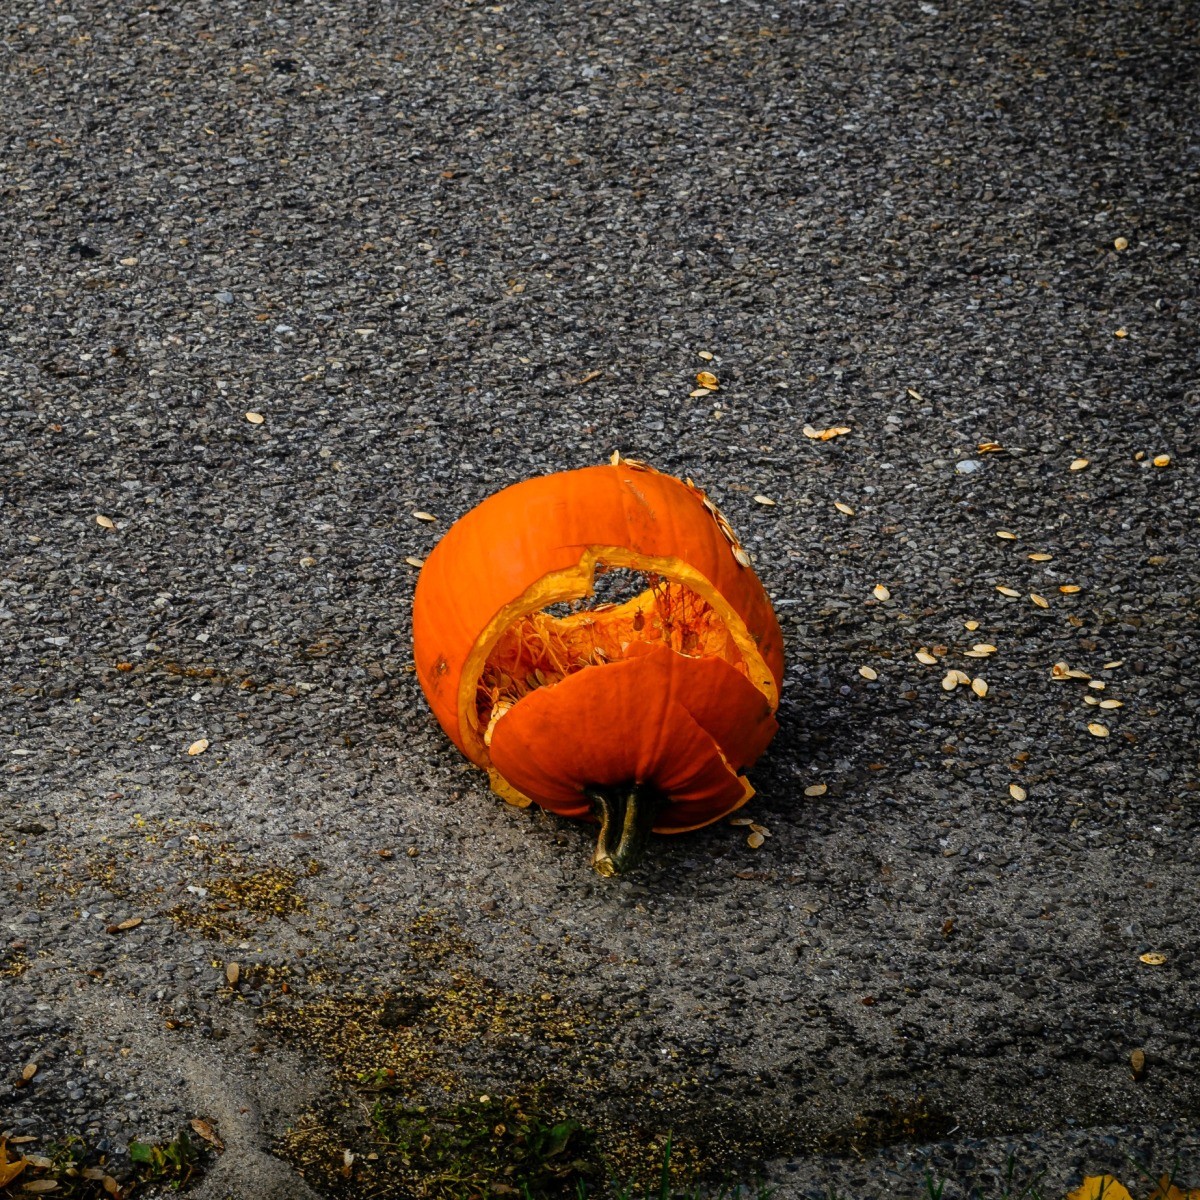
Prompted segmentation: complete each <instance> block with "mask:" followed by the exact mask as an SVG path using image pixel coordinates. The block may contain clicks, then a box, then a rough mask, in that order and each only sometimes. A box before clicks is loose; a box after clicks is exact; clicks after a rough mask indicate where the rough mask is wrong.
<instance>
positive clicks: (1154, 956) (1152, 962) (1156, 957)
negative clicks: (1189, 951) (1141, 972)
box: [1138, 950, 1167, 967]
mask: <svg viewBox="0 0 1200 1200" xmlns="http://www.w3.org/2000/svg"><path fill="white" fill-rule="evenodd" d="M1138 958H1139V959H1141V961H1142V962H1144V963H1145V964H1146V966H1148V967H1161V966H1162V965H1163V963H1165V962H1166V961H1167V956H1166V955H1165V954H1159V953H1158V951H1157V950H1152V951H1151V952H1150V953H1149V954H1139V955H1138Z"/></svg>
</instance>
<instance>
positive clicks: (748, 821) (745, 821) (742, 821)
mask: <svg viewBox="0 0 1200 1200" xmlns="http://www.w3.org/2000/svg"><path fill="white" fill-rule="evenodd" d="M729 823H730V825H753V824H754V819H753V818H752V817H734V818H732V819H731V820H730V822H729Z"/></svg>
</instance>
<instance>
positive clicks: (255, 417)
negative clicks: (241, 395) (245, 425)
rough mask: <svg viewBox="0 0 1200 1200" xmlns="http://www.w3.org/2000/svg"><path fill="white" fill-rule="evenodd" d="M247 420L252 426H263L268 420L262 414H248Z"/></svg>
mask: <svg viewBox="0 0 1200 1200" xmlns="http://www.w3.org/2000/svg"><path fill="white" fill-rule="evenodd" d="M246 420H247V421H249V422H250V424H251V425H261V424H262V423H263V421H264V420H266V418H265V417H264V416H263V415H262V413H256V412H248V413H247V414H246Z"/></svg>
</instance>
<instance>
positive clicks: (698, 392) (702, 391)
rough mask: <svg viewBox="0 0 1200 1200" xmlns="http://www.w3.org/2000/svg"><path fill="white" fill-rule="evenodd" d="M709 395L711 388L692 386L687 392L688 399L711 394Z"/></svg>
mask: <svg viewBox="0 0 1200 1200" xmlns="http://www.w3.org/2000/svg"><path fill="white" fill-rule="evenodd" d="M711 395H712V388H692V390H691V391H690V392H688V399H689V400H699V399H700V397H701V396H711Z"/></svg>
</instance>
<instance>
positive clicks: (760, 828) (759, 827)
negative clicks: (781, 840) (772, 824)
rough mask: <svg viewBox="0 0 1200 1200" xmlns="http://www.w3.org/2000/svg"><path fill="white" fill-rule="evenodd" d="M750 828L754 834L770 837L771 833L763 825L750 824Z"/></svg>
mask: <svg viewBox="0 0 1200 1200" xmlns="http://www.w3.org/2000/svg"><path fill="white" fill-rule="evenodd" d="M750 828H751V829H753V830H754V832H755V833H761V834H762V835H763V837H770V836H771V831H770V830H769V829H768V828H767V827H766V826H765V825H756V824H752V825H751V826H750Z"/></svg>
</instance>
